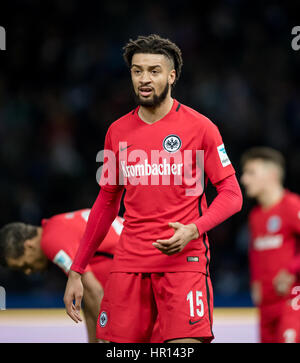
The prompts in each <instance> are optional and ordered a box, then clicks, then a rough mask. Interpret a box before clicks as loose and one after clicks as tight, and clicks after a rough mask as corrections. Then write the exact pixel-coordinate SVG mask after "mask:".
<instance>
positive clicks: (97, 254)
mask: <svg viewBox="0 0 300 363" xmlns="http://www.w3.org/2000/svg"><path fill="white" fill-rule="evenodd" d="M97 256H104V257H107V258H111V259H113V258H114V255H112V254H111V253H107V252H100V251H96V252H95V254H94V257H97Z"/></svg>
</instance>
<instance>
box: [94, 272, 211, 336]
mask: <svg viewBox="0 0 300 363" xmlns="http://www.w3.org/2000/svg"><path fill="white" fill-rule="evenodd" d="M212 313H213V293H212V286H211V281H210V278H209V276H206V275H205V274H202V273H200V272H165V273H123V272H121V273H120V272H112V273H111V274H110V275H109V279H108V282H107V285H106V288H105V293H104V298H103V300H102V304H101V309H100V314H99V318H98V322H97V338H98V339H103V340H107V341H110V342H116V343H149V342H157V343H163V342H165V341H168V340H172V339H178V338H193V337H194V338H201V340H202V341H204V342H210V341H211V340H212V339H213V338H214V336H213V333H212ZM156 321H158V325H159V327H157V326H156V329H154V327H155V322H156Z"/></svg>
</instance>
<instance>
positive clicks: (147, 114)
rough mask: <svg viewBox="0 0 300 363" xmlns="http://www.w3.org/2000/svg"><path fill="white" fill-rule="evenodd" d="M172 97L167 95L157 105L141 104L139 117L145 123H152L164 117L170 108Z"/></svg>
mask: <svg viewBox="0 0 300 363" xmlns="http://www.w3.org/2000/svg"><path fill="white" fill-rule="evenodd" d="M173 102H174V99H173V98H172V97H171V96H167V97H166V98H165V100H164V101H163V102H162V103H161V104H160V105H159V106H157V107H144V106H141V107H140V108H139V111H138V115H139V117H140V118H141V119H142V120H143V121H144V122H146V123H147V124H153V123H154V122H156V121H159V120H161V119H162V118H163V117H165V116H166V115H167V114H168V113H169V112H170V111H171V109H172V106H173Z"/></svg>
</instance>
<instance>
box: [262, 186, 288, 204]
mask: <svg viewBox="0 0 300 363" xmlns="http://www.w3.org/2000/svg"><path fill="white" fill-rule="evenodd" d="M283 195H284V187H283V186H282V185H276V186H273V187H270V188H268V189H267V190H264V192H263V193H261V194H260V195H259V196H258V197H257V200H258V203H259V204H260V206H261V207H262V208H263V209H269V208H272V207H273V206H274V205H276V204H277V203H279V202H280V201H281V199H282V197H283Z"/></svg>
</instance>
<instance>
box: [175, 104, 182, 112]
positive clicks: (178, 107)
mask: <svg viewBox="0 0 300 363" xmlns="http://www.w3.org/2000/svg"><path fill="white" fill-rule="evenodd" d="M180 106H181V103H179V104H178V106H177V108H176V112H178V110H179V109H180Z"/></svg>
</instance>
